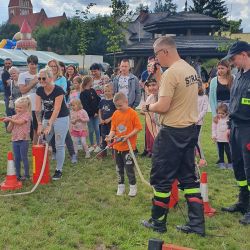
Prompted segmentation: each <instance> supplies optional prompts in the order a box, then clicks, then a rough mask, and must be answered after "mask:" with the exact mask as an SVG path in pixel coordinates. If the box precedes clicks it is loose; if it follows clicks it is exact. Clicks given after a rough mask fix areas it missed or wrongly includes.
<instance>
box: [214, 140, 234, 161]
mask: <svg viewBox="0 0 250 250" xmlns="http://www.w3.org/2000/svg"><path fill="white" fill-rule="evenodd" d="M217 144H218V150H219V163H224V152H226V155H227V160H228V163H232V156H231V150H230V146H229V143H228V142H217Z"/></svg>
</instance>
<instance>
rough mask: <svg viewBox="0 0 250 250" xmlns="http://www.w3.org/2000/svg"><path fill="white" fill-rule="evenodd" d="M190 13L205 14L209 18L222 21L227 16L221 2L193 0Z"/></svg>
mask: <svg viewBox="0 0 250 250" xmlns="http://www.w3.org/2000/svg"><path fill="white" fill-rule="evenodd" d="M193 4H194V6H193V7H189V9H190V10H191V11H194V12H198V13H200V14H205V15H208V16H211V17H215V18H219V19H223V18H225V17H226V15H227V14H228V9H227V6H226V3H225V1H223V0H193Z"/></svg>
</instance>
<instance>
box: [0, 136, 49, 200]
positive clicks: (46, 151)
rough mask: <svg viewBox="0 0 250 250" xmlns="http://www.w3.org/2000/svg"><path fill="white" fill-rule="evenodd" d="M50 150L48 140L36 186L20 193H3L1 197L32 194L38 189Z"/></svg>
mask: <svg viewBox="0 0 250 250" xmlns="http://www.w3.org/2000/svg"><path fill="white" fill-rule="evenodd" d="M38 141H39V140H38ZM48 151H49V143H48V142H46V143H45V152H44V157H43V165H42V168H41V173H40V175H39V177H38V179H37V182H36V184H35V185H34V187H33V188H32V189H31V190H30V191H27V192H20V193H11V194H1V195H0V197H10V196H20V195H26V194H32V193H33V192H34V191H35V190H36V189H37V187H38V185H39V184H40V182H41V179H42V177H43V173H44V170H45V166H46V161H47V157H48Z"/></svg>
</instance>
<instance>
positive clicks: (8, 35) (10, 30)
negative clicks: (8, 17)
mask: <svg viewBox="0 0 250 250" xmlns="http://www.w3.org/2000/svg"><path fill="white" fill-rule="evenodd" d="M19 30H20V28H19V26H18V25H15V24H8V23H4V24H2V25H1V26H0V41H1V40H2V39H12V38H13V36H14V35H15V34H16V33H17V32H18V31H19Z"/></svg>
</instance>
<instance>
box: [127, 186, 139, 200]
mask: <svg viewBox="0 0 250 250" xmlns="http://www.w3.org/2000/svg"><path fill="white" fill-rule="evenodd" d="M136 194H137V186H136V184H135V185H130V186H129V193H128V195H129V196H130V197H135V196H136Z"/></svg>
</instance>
